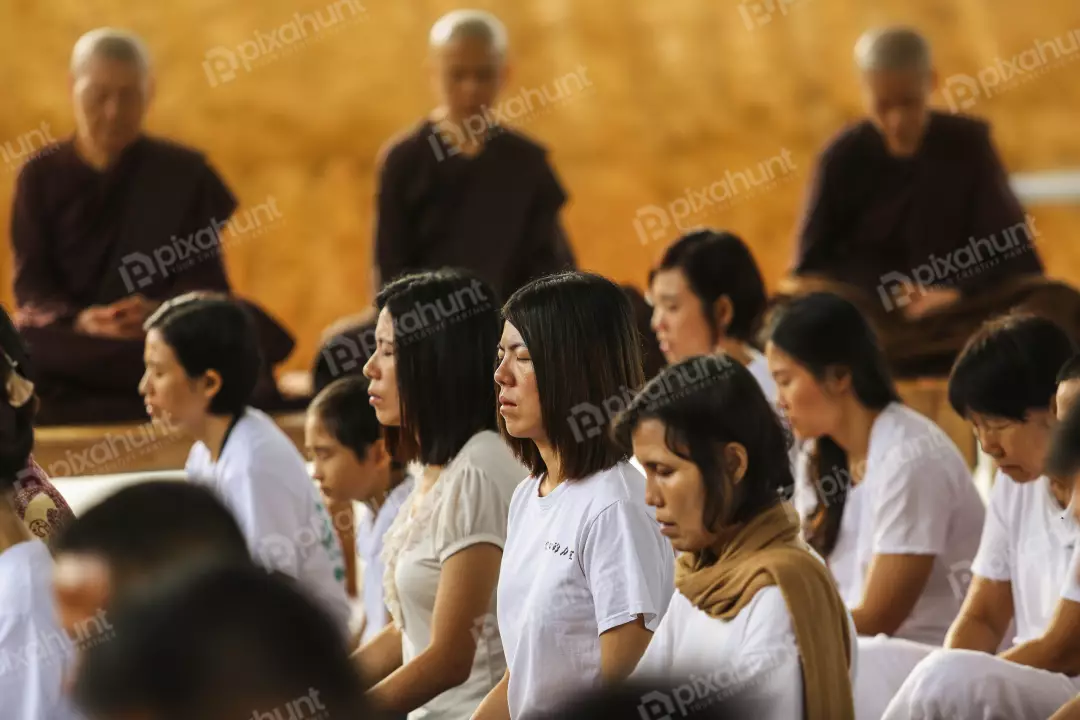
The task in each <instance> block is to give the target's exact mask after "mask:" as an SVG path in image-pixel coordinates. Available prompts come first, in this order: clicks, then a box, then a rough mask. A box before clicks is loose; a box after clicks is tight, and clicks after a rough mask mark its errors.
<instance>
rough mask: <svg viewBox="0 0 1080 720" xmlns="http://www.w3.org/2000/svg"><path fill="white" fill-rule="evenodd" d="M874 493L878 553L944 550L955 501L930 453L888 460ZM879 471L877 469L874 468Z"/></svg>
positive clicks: (874, 523) (940, 552)
mask: <svg viewBox="0 0 1080 720" xmlns="http://www.w3.org/2000/svg"><path fill="white" fill-rule="evenodd" d="M885 462H886V463H887V467H886V469H885V471H884V472H882V473H881V475H880V476H879V477H878V478H877V480H878V482H877V483H876V487H875V493H874V499H873V503H874V509H873V512H874V519H873V532H874V535H873V538H874V541H873V550H872V552H873V553H874V554H875V555H940V554H942V553H944V552H945V549H946V548H945V545H946V539H947V537H948V533H949V517H950V515H951V514H952V506H953V503H952V502H950V501H949V498H948V495H949V492H950V491H949V488H948V485H947V480H946V478H944V477H942V474H941V471H940V470H939V469H938V466H937V465H935V464H934V463H933V462H931V461H930V458H929V457H923V458H916V459H913V460H911V461H907V462H889V461H885ZM875 472H877V471H875Z"/></svg>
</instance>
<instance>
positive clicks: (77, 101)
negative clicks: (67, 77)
mask: <svg viewBox="0 0 1080 720" xmlns="http://www.w3.org/2000/svg"><path fill="white" fill-rule="evenodd" d="M70 83H71V97H72V102H73V104H74V106H75V128H76V135H77V137H78V139H79V142H81V143H82V144H83V145H84V146H85V147H87V148H88V149H90V150H91V151H93V152H95V153H100V154H101V155H103V156H104V157H107V158H110V159H111V158H115V157H116V156H117V155H119V154H120V152H121V151H123V150H124V148H126V147H127V146H128V145H130V144H131V143H132V142H134V141H135V139H136V138H138V136H139V133H140V132H141V131H142V123H143V118H144V116H145V115H146V108H147V106H148V104H149V103H150V98H151V95H152V92H153V83H152V81H151V76H150V55H149V53H148V52H147V50H146V46H145V45H144V44H143V42H142V40H140V39H139V38H138V37H136V36H135V35H132V34H131V33H128V32H124V31H122V30H115V29H113V28H99V29H97V30H92V31H90V32H88V33H86V34H85V35H83V36H82V37H81V38H79V40H78V42H76V43H75V48H74V50H73V51H72V53H71V81H70Z"/></svg>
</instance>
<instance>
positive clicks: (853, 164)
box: [795, 112, 1043, 296]
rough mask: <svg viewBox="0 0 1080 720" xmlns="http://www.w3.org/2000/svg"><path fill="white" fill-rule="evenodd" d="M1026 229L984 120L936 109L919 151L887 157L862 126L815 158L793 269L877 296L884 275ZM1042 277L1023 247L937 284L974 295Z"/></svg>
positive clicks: (1032, 253) (1031, 251) (870, 129)
mask: <svg viewBox="0 0 1080 720" xmlns="http://www.w3.org/2000/svg"><path fill="white" fill-rule="evenodd" d="M1022 222H1024V210H1023V208H1022V207H1021V205H1020V202H1019V201H1018V200H1017V198H1016V196H1015V195H1014V194H1013V192H1012V190H1011V188H1010V187H1009V183H1008V176H1007V173H1006V172H1005V169H1004V167H1003V166H1002V164H1001V161H1000V160H999V159H998V156H997V152H996V151H995V149H994V147H993V144H992V142H991V138H990V128H989V126H988V125H987V124H986V123H984V122H982V121H980V120H976V119H974V118H969V117H963V116H959V115H947V114H943V113H938V112H933V113H931V115H930V119H929V125H928V128H927V131H926V135H925V138H924V140H923V143H922V146H921V147H920V149H919V151H918V152H917V153H916V154H915V156H913V157H911V158H906V159H900V158H894V157H891V156H890V155H889V154H888V152H887V150H886V147H885V143H884V140H883V138H882V137H881V134H880V133H879V132H878V130H877V129H876V128H875V127H874V126H873V124H871V123H870V122H869V121H863V122H861V123H859V124H857V125H855V126H853V127H851V128H849V129H847V130H845V131H843V132H842V133H840V135H838V136H837V137H836V138H835V139H834V140H833V141H832V142H831V143H830V144H829V146H828V147H827V148H826V150H825V151H824V153H823V154H822V156H821V158H820V160H819V163H818V166H817V169H816V173H815V177H814V180H813V184H812V186H811V190H810V193H809V199H808V204H807V208H806V212H805V215H804V217H803V220H802V224H801V228H800V233H799V247H798V256H797V259H796V263H795V272H796V273H797V274H800V275H802V274H806V275H822V276H826V277H829V278H832V279H834V280H841V281H844V282H846V283H849V284H851V285H853V286H855V287H857V288H859V289H860V290H862V291H863V292H865V293H867V294H868V295H871V296H877V295H878V294H879V290H878V288H879V286H880V285H881V284H882V282H883V279H882V278H883V277H884V276H887V275H888V274H889V273H895V272H898V273H902V274H905V275H911V274H912V273H913V269H914V268H916V267H918V266H920V265H925V264H927V263H931V262H932V258H931V256H937V257H938V258H944V257H945V256H948V255H950V253H954V252H955V251H956V250H958V249H960V248H963V247H964V246H966V245H968V244H969V243H970V242H972V241H973V240H979V239H984V238H991V237H992V236H995V235H996V237H998V238H1003V233H1004V231H1005V230H1006V229H1008V228H1013V227H1015V226H1016V225H1017V224H1019V223H1022ZM1036 229H1037V228H1036ZM1004 245H1005V243H1004V242H1002V246H1003V247H1004ZM1042 272H1043V267H1042V263H1041V262H1040V260H1039V256H1038V253H1037V250H1036V248H1035V247H1033V246H1030V244H1029V246H1028V247H1026V248H1024V249H1023V250H1022V251H1017V252H1010V253H1008V254H1007V256H1006V254H998V255H997V256H996V257H994V258H991V259H988V260H987V261H986V262H983V263H981V264H980V265H979V267H978V269H977V270H976V271H973V272H956V273H952V274H951V275H950V276H949V277H946V278H944V279H943V280H942V281H941V282H935V283H933V284H941V285H951V286H954V287H958V288H960V289H961V290H963V291H964V292H965V294H972V293H978V292H981V291H984V290H990V291H993V290H994V289H995V288H996V287H997V286H998V285H999V283H1001V282H1002V281H1005V280H1008V279H1011V278H1016V277H1018V276H1022V275H1026V274H1042ZM946 274H947V275H948V274H949V273H946Z"/></svg>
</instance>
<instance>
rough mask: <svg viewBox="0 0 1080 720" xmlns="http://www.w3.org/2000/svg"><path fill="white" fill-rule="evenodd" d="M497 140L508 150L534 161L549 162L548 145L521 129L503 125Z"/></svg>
mask: <svg viewBox="0 0 1080 720" xmlns="http://www.w3.org/2000/svg"><path fill="white" fill-rule="evenodd" d="M495 141H496V142H498V143H499V144H500V145H501V146H502V147H504V148H505V149H506V150H507V151H508V152H512V153H514V154H515V155H518V156H520V157H522V158H525V159H529V160H532V161H533V162H544V163H546V162H547V156H548V148H547V146H546V145H543V144H542V143H540V142H539V141H537V140H534V139H533V138H532V137H530V136H528V135H526V134H525V133H523V132H522V131H520V130H516V129H514V128H512V127H505V126H501V127H500V128H499V130H498V135H497V136H496V140H495Z"/></svg>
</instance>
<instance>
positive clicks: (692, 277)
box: [649, 230, 766, 344]
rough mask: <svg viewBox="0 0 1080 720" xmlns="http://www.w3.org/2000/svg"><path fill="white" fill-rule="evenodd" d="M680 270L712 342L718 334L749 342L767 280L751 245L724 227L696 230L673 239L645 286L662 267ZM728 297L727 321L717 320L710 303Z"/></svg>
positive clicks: (650, 282) (761, 303)
mask: <svg viewBox="0 0 1080 720" xmlns="http://www.w3.org/2000/svg"><path fill="white" fill-rule="evenodd" d="M675 269H677V270H680V271H681V272H682V274H683V276H684V277H685V278H686V282H687V284H688V285H689V286H690V290H691V291H692V292H693V293H694V295H695V296H697V298H698V300H700V301H701V311H702V313H703V314H704V315H705V319H706V321H707V322H708V324H709V329H710V330H711V332H712V337H711V338H710V340H711V342H712V343H714V344H715V343H716V341H717V340H719V339H720V337H721V335H726V336H728V337H732V338H735V339H736V340H741V341H742V342H746V343H752V342H753V341H754V339H755V337H754V336H755V332H756V329H757V327H758V325H759V324H760V322H761V316H762V313H763V312H764V311H765V304H766V294H765V282H764V280H762V278H761V271H760V270H759V269H758V266H757V263H756V262H755V261H754V256H753V255H752V254H751V252H750V248H748V247H747V246H746V243H744V242H743V241H742V239H741V238H739V236H737V235H735V234H733V233H730V232H727V231H725V230H719V231H718V230H697V231H694V232H691V233H688V234H686V235H683V236H682V237H681V238H679V239H678V240H676V241H675V242H673V243H672V244H671V245H669V246H668V248H667V250H665V251H664V255H663V257H662V258H661V259H660V264H659V265H658V266H657V267H656V269H655V270H653V271H652V273H650V275H649V285H652V280H653V278H654V277H655V275H656V273H657V272H659V271H661V270H675ZM725 295H726V296H727V297H728V298H729V299H730V300H731V306H732V309H733V317H732V320H731V324H730V325H729V326H728V327H726V328H722V327H720V326H719V325H718V324H717V319H716V313H715V310H714V306H715V304H716V301H717V300H719V299H720V298H721V297H724V296H725Z"/></svg>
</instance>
